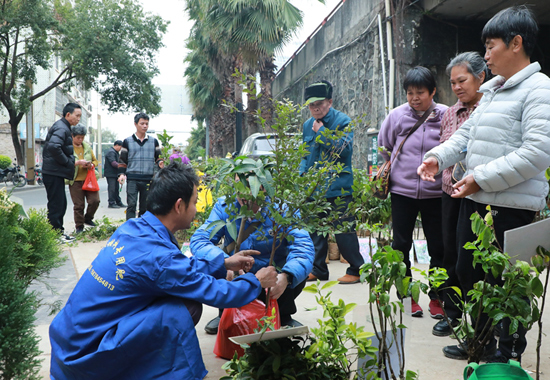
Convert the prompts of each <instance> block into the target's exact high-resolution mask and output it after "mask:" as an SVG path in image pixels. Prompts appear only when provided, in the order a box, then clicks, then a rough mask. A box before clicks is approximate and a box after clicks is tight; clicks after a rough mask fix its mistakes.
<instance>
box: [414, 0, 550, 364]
mask: <svg viewBox="0 0 550 380" xmlns="http://www.w3.org/2000/svg"><path fill="white" fill-rule="evenodd" d="M537 33H538V25H537V23H536V21H535V18H534V16H533V14H532V13H531V11H530V10H529V9H528V8H527V7H526V6H514V7H510V8H506V9H504V10H502V11H500V12H498V13H497V14H496V15H495V16H493V18H491V19H490V20H489V21H488V22H487V24H485V26H484V28H483V31H482V33H481V40H482V41H483V43H484V44H485V57H484V58H485V61H486V62H487V67H488V68H489V70H491V73H492V74H494V75H496V77H495V78H493V79H491V80H490V81H488V82H487V83H485V84H484V85H482V86H481V87H480V91H481V92H482V94H483V97H482V98H481V101H480V102H479V106H478V107H477V109H476V110H475V111H474V112H473V113H472V115H471V116H470V118H469V119H468V120H467V121H465V122H464V124H462V126H461V127H460V128H459V129H458V130H457V131H456V132H455V133H454V134H453V135H452V136H451V138H450V139H449V140H447V141H446V142H445V143H443V144H441V145H440V146H438V147H436V148H434V149H432V150H430V151H429V152H427V154H426V155H425V157H424V162H423V163H422V164H421V165H420V166H419V167H418V169H417V173H418V175H419V176H420V178H421V179H422V180H425V181H431V182H433V181H434V180H435V179H434V178H435V176H436V175H438V173H440V172H441V171H442V170H443V169H445V168H447V167H449V166H451V165H454V164H455V163H457V162H459V161H461V160H465V162H466V169H467V171H466V173H465V175H464V177H463V178H462V180H460V181H459V182H457V183H456V184H455V185H453V195H452V197H453V198H464V199H462V202H461V204H460V212H459V216H458V225H457V243H458V247H459V248H458V261H457V263H456V274H457V275H458V279H459V281H460V286H461V288H462V294H463V296H464V297H465V296H466V295H467V292H468V291H469V290H470V289H472V288H473V286H474V284H475V283H476V282H478V281H480V280H483V279H484V278H485V272H484V271H483V268H482V267H481V265H477V266H475V267H473V266H472V261H473V256H472V255H473V253H472V251H471V250H468V249H465V248H464V244H466V243H467V242H472V241H474V240H475V239H476V236H475V235H474V233H473V232H472V228H471V222H470V216H471V215H472V214H473V213H474V212H476V211H477V212H478V213H479V214H480V215H485V214H486V213H487V210H486V207H487V206H488V205H490V206H491V215H492V217H493V227H494V229H495V235H496V240H497V242H498V244H499V245H500V246H501V247H502V246H503V243H504V232H505V231H507V230H510V229H514V228H518V227H522V226H525V225H527V224H530V223H531V222H533V220H534V218H535V213H536V212H537V211H539V210H542V209H543V208H544V206H545V204H546V196H547V195H548V181H547V180H546V178H545V176H544V172H545V171H546V169H547V168H548V167H549V166H550V79H549V78H548V77H547V76H546V75H544V74H543V73H541V72H540V69H541V66H540V65H539V63H538V62H534V63H531V58H530V57H531V54H532V53H533V51H534V49H535V46H536V43H537ZM492 281H494V282H495V283H499V284H502V279H501V278H496V279H492ZM487 318H488V316H487V315H486V314H483V315H482V316H481V320H480V321H479V322H480V323H479V325H480V326H484V325H485V322H486V321H487ZM502 322H503V323H502V328H501V331H500V337H499V341H498V350H497V348H496V346H497V342H496V339H495V338H494V337H491V338H492V339H491V341H490V342H489V344H488V345H487V346H486V347H485V349H484V352H483V355H482V360H487V361H489V362H508V360H510V359H514V360H518V361H521V355H522V354H523V352H524V351H525V348H526V346H527V339H526V337H525V334H526V331H525V328H524V327H523V325H522V324H520V325H519V327H518V330H517V332H515V333H514V334H512V335H510V334H509V327H510V320H509V319H504V320H503V321H502ZM480 333H481V332H478V334H480ZM488 333H490V334H492V331H489V332H488ZM443 353H444V355H445V356H447V357H449V358H452V359H467V358H468V355H467V353H466V352H465V351H464V350H463V349H462V347H460V346H456V345H453V346H447V347H444V348H443Z"/></svg>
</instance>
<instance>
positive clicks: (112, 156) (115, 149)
mask: <svg viewBox="0 0 550 380" xmlns="http://www.w3.org/2000/svg"><path fill="white" fill-rule="evenodd" d="M121 149H122V141H120V140H117V141H115V143H114V144H113V146H112V147H110V148H109V150H108V151H107V153H105V164H104V165H103V174H104V176H105V178H107V193H108V194H109V208H120V207H126V205H125V204H124V203H122V199H120V194H119V187H118V185H119V183H118V181H117V179H118V160H119V158H120V155H119V152H120V150H121Z"/></svg>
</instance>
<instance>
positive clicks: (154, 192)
mask: <svg viewBox="0 0 550 380" xmlns="http://www.w3.org/2000/svg"><path fill="white" fill-rule="evenodd" d="M195 186H199V177H198V176H197V173H195V169H194V168H193V167H192V166H191V165H185V164H180V163H179V162H172V163H171V164H170V165H168V166H166V167H164V168H163V169H160V170H159V171H158V172H157V173H156V174H155V176H154V177H153V180H152V181H151V185H150V186H149V192H148V193H147V211H149V212H152V213H153V214H155V215H167V214H168V213H169V212H170V210H171V209H172V207H174V204H175V203H176V201H177V200H178V199H180V198H181V199H182V200H183V203H185V205H186V207H189V202H190V201H191V197H192V196H193V189H194V187H195Z"/></svg>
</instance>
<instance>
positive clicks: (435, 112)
mask: <svg viewBox="0 0 550 380" xmlns="http://www.w3.org/2000/svg"><path fill="white" fill-rule="evenodd" d="M432 104H433V105H434V109H433V111H432V112H433V114H434V115H435V116H440V114H441V110H439V108H437V103H436V102H434V101H433V100H432ZM407 109H408V110H409V113H410V114H411V115H412V117H414V118H415V119H420V116H418V114H417V113H416V110H415V109H414V108H412V107H411V106H410V105H409V103H407ZM428 119H430V117H428Z"/></svg>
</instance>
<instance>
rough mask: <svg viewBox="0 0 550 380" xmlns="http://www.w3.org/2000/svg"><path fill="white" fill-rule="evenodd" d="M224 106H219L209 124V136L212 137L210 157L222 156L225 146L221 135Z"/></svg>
mask: <svg viewBox="0 0 550 380" xmlns="http://www.w3.org/2000/svg"><path fill="white" fill-rule="evenodd" d="M222 108H223V107H222V106H221V105H220V106H218V108H216V109H215V110H214V112H213V113H212V115H211V116H210V124H209V127H208V128H209V130H208V134H209V138H210V142H209V144H210V146H209V154H210V157H221V156H222V152H223V147H222V144H221V140H222V138H221V135H220V125H222V120H223V119H222V117H221V112H222Z"/></svg>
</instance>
